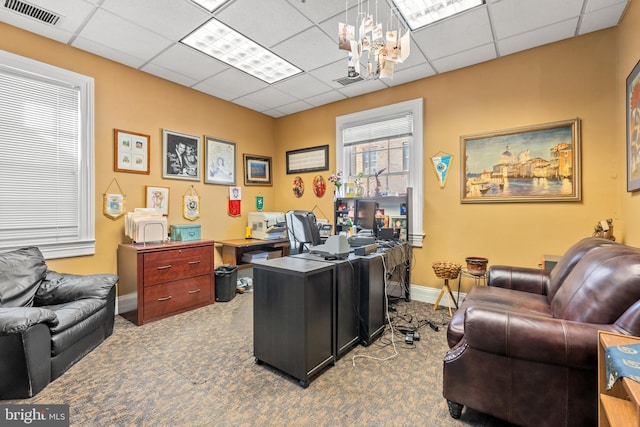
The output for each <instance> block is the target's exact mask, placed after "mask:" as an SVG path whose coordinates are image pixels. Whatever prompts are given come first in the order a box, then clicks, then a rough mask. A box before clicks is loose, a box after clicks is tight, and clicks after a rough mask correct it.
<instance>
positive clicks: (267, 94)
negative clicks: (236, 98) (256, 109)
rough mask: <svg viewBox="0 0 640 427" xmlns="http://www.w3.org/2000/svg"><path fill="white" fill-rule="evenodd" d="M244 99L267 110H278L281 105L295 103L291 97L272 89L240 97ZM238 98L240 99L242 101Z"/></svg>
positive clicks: (294, 99) (268, 88)
mask: <svg viewBox="0 0 640 427" xmlns="http://www.w3.org/2000/svg"><path fill="white" fill-rule="evenodd" d="M242 98H244V99H250V100H252V101H253V102H257V103H258V104H261V105H264V106H266V107H267V108H278V107H280V106H282V105H286V104H290V103H292V102H296V101H297V99H296V98H294V97H293V96H291V95H289V94H286V93H284V92H282V91H281V90H278V89H276V88H274V87H267V88H264V89H260V90H258V91H255V92H252V93H250V94H249V95H245V96H244V97H242ZM242 98H240V99H242Z"/></svg>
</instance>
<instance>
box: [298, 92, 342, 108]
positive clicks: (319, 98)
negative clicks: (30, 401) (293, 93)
mask: <svg viewBox="0 0 640 427" xmlns="http://www.w3.org/2000/svg"><path fill="white" fill-rule="evenodd" d="M343 99H347V96H346V95H343V94H341V93H340V92H338V91H332V92H327V93H323V94H320V95H316V96H312V97H309V98H307V99H305V101H306V102H308V103H309V104H311V105H313V106H315V107H319V106H320V105H325V104H331V103H332V102H336V101H342V100H343Z"/></svg>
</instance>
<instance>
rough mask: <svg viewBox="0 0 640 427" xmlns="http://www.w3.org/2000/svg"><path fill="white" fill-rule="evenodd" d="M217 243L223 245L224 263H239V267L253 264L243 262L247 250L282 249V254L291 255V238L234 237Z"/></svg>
mask: <svg viewBox="0 0 640 427" xmlns="http://www.w3.org/2000/svg"><path fill="white" fill-rule="evenodd" d="M216 245H219V246H222V263H223V264H228V265H237V266H238V269H243V268H248V267H251V266H252V265H253V264H248V263H245V262H242V255H244V253H245V252H250V251H259V250H261V249H281V250H282V256H283V257H285V256H288V255H289V240H288V239H276V240H260V239H232V240H216Z"/></svg>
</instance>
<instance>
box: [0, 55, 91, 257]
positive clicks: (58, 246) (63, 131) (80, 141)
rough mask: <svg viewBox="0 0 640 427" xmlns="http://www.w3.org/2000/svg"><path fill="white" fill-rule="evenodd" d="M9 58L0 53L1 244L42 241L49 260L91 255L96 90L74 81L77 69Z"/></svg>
mask: <svg viewBox="0 0 640 427" xmlns="http://www.w3.org/2000/svg"><path fill="white" fill-rule="evenodd" d="M3 54H5V55H6V52H3ZM10 56H11V57H2V56H0V59H4V60H3V61H2V62H1V63H0V123H2V126H0V147H1V148H0V150H2V153H3V154H2V164H3V166H2V168H0V182H2V186H1V187H0V218H1V220H0V248H2V249H13V248H16V247H22V246H38V247H39V248H40V249H41V250H42V252H43V253H44V254H45V256H46V257H47V258H58V257H63V256H76V255H87V254H91V253H94V247H95V243H94V231H93V225H94V223H93V222H94V220H93V215H94V214H93V211H94V209H93V207H92V206H93V203H94V201H93V159H92V157H93V149H92V147H93V137H92V135H90V134H92V126H90V128H91V131H89V129H88V127H89V126H88V123H86V122H87V121H88V120H89V119H88V117H87V111H84V110H85V109H86V108H87V107H88V105H87V98H90V99H91V101H92V96H91V97H88V96H87V94H86V93H85V91H86V89H87V87H86V85H77V84H76V83H75V82H73V81H69V80H74V77H75V76H76V75H74V73H70V79H66V80H65V79H60V77H61V76H60V75H55V76H49V75H46V72H47V70H48V69H50V66H47V65H46V64H41V63H36V62H35V61H31V60H26V59H25V58H21V59H17V58H15V57H14V56H13V55H10ZM18 58H19V57H18ZM12 60H17V62H18V63H17V64H16V63H11V62H12ZM8 63H9V64H8ZM16 65H17V66H18V67H16ZM30 66H36V68H37V67H40V69H38V70H36V71H38V72H37V73H34V69H29V68H30ZM51 68H53V67H51ZM43 71H44V73H43ZM60 72H62V74H63V75H64V74H65V72H64V70H59V69H56V72H55V73H54V74H59V73H60ZM90 89H91V90H92V89H93V86H92V81H91V87H90ZM90 107H91V108H92V105H91V106H90ZM91 117H92V114H91ZM89 169H90V170H89Z"/></svg>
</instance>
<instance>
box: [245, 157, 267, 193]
mask: <svg viewBox="0 0 640 427" xmlns="http://www.w3.org/2000/svg"><path fill="white" fill-rule="evenodd" d="M243 157H244V185H247V186H248V185H272V184H271V157H265V156H256V155H253V154H244V155H243Z"/></svg>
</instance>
